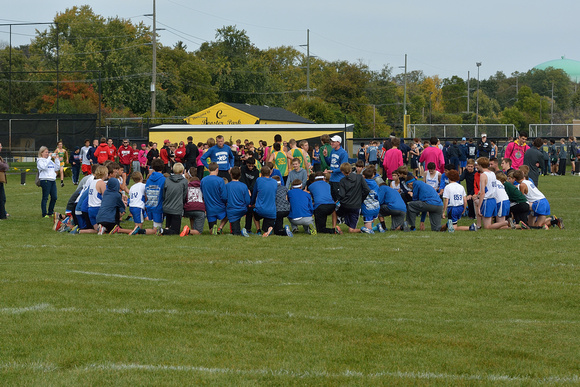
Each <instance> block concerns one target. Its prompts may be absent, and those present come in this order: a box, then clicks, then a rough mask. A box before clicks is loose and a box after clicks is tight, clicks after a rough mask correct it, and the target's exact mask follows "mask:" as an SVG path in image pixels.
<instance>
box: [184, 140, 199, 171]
mask: <svg viewBox="0 0 580 387" xmlns="http://www.w3.org/2000/svg"><path fill="white" fill-rule="evenodd" d="M197 156H199V149H198V148H197V146H196V145H195V144H194V143H193V137H191V136H189V137H187V145H186V146H185V156H184V157H183V160H184V162H185V170H186V171H189V170H190V168H191V167H195V168H197ZM198 177H199V176H198Z"/></svg>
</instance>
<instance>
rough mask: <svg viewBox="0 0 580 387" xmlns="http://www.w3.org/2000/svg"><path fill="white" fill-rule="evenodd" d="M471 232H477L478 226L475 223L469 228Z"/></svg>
mask: <svg viewBox="0 0 580 387" xmlns="http://www.w3.org/2000/svg"><path fill="white" fill-rule="evenodd" d="M469 231H477V226H476V225H475V223H473V224H472V225H471V226H469Z"/></svg>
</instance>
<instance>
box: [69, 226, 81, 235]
mask: <svg viewBox="0 0 580 387" xmlns="http://www.w3.org/2000/svg"><path fill="white" fill-rule="evenodd" d="M78 233H79V226H74V227H73V229H72V230H70V233H69V234H78Z"/></svg>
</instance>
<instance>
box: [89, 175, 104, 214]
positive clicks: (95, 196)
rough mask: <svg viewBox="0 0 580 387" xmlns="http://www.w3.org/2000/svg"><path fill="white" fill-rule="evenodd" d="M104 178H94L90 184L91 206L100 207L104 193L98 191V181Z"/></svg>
mask: <svg viewBox="0 0 580 387" xmlns="http://www.w3.org/2000/svg"><path fill="white" fill-rule="evenodd" d="M101 180H102V179H94V180H93V181H91V185H90V186H89V207H100V206H101V199H102V198H103V197H102V195H101V194H100V193H99V192H97V183H98V182H99V181H101Z"/></svg>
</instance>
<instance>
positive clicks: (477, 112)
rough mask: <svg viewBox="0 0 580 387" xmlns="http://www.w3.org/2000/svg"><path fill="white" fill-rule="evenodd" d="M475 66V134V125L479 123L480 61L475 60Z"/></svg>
mask: <svg viewBox="0 0 580 387" xmlns="http://www.w3.org/2000/svg"><path fill="white" fill-rule="evenodd" d="M475 65H476V66H477V100H476V105H475V135H476V136H477V135H478V133H477V129H478V128H477V126H478V125H479V66H481V62H475Z"/></svg>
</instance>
